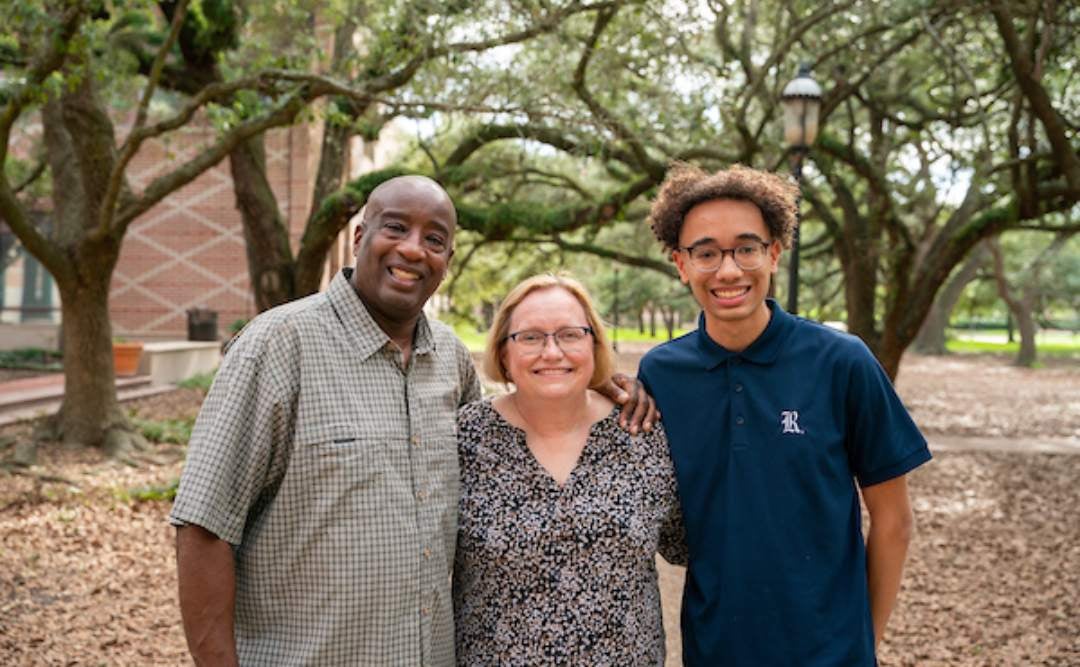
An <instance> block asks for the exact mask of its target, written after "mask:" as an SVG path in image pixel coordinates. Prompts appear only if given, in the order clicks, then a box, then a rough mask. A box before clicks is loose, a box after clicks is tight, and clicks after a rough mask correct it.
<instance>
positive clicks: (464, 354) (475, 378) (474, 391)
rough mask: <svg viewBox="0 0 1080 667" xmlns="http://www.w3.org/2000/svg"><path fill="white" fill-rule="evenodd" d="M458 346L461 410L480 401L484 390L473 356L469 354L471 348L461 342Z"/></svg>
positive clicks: (459, 405) (459, 404) (459, 403)
mask: <svg viewBox="0 0 1080 667" xmlns="http://www.w3.org/2000/svg"><path fill="white" fill-rule="evenodd" d="M457 344H458V366H459V377H460V378H461V400H460V401H459V402H458V407H459V408H460V407H461V406H463V405H466V404H468V403H472V402H473V401H476V400H479V399H480V396H481V394H482V390H481V387H480V376H479V375H478V374H477V372H476V364H474V363H473V360H472V355H470V354H469V348H467V347H465V344H464V343H462V342H461V341H460V340H459V341H458V342H457Z"/></svg>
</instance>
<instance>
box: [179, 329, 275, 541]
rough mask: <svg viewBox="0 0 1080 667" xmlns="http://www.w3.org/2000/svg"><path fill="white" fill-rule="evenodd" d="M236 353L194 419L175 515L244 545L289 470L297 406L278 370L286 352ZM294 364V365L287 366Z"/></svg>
mask: <svg viewBox="0 0 1080 667" xmlns="http://www.w3.org/2000/svg"><path fill="white" fill-rule="evenodd" d="M246 352H247V350H241V349H233V350H230V353H229V354H228V356H227V357H226V359H225V361H224V362H223V363H222V366H221V368H220V369H219V371H218V374H217V377H216V378H215V379H214V383H213V385H212V386H211V388H210V392H209V394H207V397H206V400H205V401H204V403H203V407H202V410H201V411H200V412H199V416H198V418H197V419H196V421H195V427H194V429H193V430H192V434H191V440H190V442H189V444H188V453H187V463H186V464H185V466H184V471H183V474H182V475H181V477H180V487H179V489H178V490H177V494H176V501H175V503H174V504H173V508H172V512H171V513H170V515H169V521H170V523H172V524H174V525H185V524H195V525H198V526H202V527H203V528H205V529H207V530H208V531H210V532H211V533H214V534H215V535H217V536H218V537H219V538H221V539H223V540H225V541H227V542H229V543H231V544H233V545H239V544H240V542H241V540H242V538H243V532H244V526H245V525H246V523H247V519H248V514H249V512H250V510H251V508H252V506H253V505H254V504H255V503H256V502H257V501H258V500H259V498H260V496H261V495H262V494H263V493H264V492H265V491H266V489H268V488H269V487H271V486H272V485H273V484H274V479H275V477H280V475H282V474H283V473H284V463H283V457H285V456H287V452H288V450H289V448H290V446H291V434H292V423H293V410H294V401H292V400H291V399H290V398H289V396H288V391H287V390H286V387H285V383H283V382H282V380H281V378H280V377H275V373H274V372H273V371H272V370H271V367H272V366H273V364H274V363H282V361H283V360H282V359H281V358H280V356H281V355H275V354H273V353H271V354H269V355H267V354H263V355H254V354H247V353H246ZM286 363H287V362H286Z"/></svg>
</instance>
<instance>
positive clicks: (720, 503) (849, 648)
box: [640, 165, 930, 667]
mask: <svg viewBox="0 0 1080 667" xmlns="http://www.w3.org/2000/svg"><path fill="white" fill-rule="evenodd" d="M796 195H797V191H796V188H795V186H794V185H793V184H792V183H791V182H789V181H788V180H786V179H783V178H781V177H778V176H776V175H773V174H770V173H767V172H762V171H757V170H753V169H748V168H744V167H733V168H731V169H727V170H724V171H720V172H717V173H715V174H708V173H705V172H703V171H701V170H700V169H697V168H695V167H690V166H685V165H683V166H677V167H675V168H674V169H673V171H672V172H671V173H670V174H669V176H668V178H667V180H666V181H665V182H664V184H663V186H662V187H661V189H660V192H659V194H658V196H657V198H656V201H655V202H654V203H653V206H652V210H651V212H650V221H651V224H652V229H653V232H654V233H655V234H656V236H657V238H658V239H659V240H660V242H661V243H663V244H664V246H665V248H666V249H667V250H668V251H670V252H671V253H672V258H673V259H674V261H675V265H676V266H677V267H678V270H679V276H680V277H681V279H682V281H683V282H684V283H686V284H687V285H689V286H690V289H691V291H692V292H693V294H694V298H695V299H696V300H697V302H698V303H699V304H700V306H701V309H702V313H701V316H700V318H699V326H698V330H697V331H695V332H692V333H690V334H687V335H685V336H683V337H681V338H678V339H676V340H673V341H671V342H669V343H666V344H664V345H661V346H659V347H657V348H655V349H653V350H652V351H650V352H649V353H648V354H647V355H646V356H645V358H644V359H642V361H641V367H640V377H641V380H642V382H643V383H644V384H645V385H646V387H647V388H648V390H649V392H650V393H652V394H653V396H654V397H655V398H656V401H657V403H658V405H659V407H660V410H661V413H662V414H663V416H664V426H665V428H666V430H667V433H668V439H669V442H670V446H671V453H672V459H673V460H674V462H675V470H676V476H677V479H678V483H679V495H680V498H681V500H682V505H683V513H684V515H685V521H686V533H687V546H688V547H689V553H690V565H689V568H688V571H687V580H686V587H685V593H684V598H683V610H682V630H683V638H682V641H683V660H684V663H685V664H686V665H687V666H688V667H696V666H706V665H708V666H712V665H752V666H754V667H767V666H769V665H778V666H779V665H784V666H788V665H798V666H800V667H808V666H818V665H835V666H841V665H842V666H844V667H855V666H860V667H861V666H873V665H875V664H876V658H875V648H876V645H877V643H878V642H879V641H880V640H881V636H882V634H883V633H884V630H885V624H886V621H887V620H888V617H889V614H890V612H891V611H892V608H893V604H894V603H895V601H896V595H897V592H898V590H899V588H900V578H901V573H902V570H903V565H904V559H905V555H906V552H907V546H908V542H909V540H910V535H911V531H912V523H913V518H912V512H911V507H910V503H909V501H908V492H907V486H906V481H905V475H906V474H907V473H908V472H909V471H911V470H912V469H914V468H915V467H917V466H919V465H921V464H922V463H924V462H926V461H927V460H929V458H930V452H929V450H928V449H927V446H926V441H925V439H924V438H923V437H922V435H921V434H920V433H919V430H918V429H917V428H916V426H915V424H914V422H912V420H911V417H910V416H909V415H908V413H907V411H906V410H905V409H904V406H903V405H902V404H901V402H900V400H899V398H898V397H897V395H896V393H895V391H894V390H893V387H892V384H891V383H890V381H889V378H888V376H886V374H885V372H884V371H883V370H882V368H881V366H880V365H879V364H878V363H877V361H876V360H875V359H874V357H873V355H872V354H871V353H870V351H869V349H868V348H867V347H866V346H865V345H864V344H863V343H862V341H860V340H859V339H858V338H856V337H854V336H850V335H847V334H844V333H840V332H837V331H834V330H832V329H829V328H827V327H824V326H822V325H820V324H818V323H816V322H812V321H809V320H805V319H802V318H799V317H795V316H793V315H790V314H788V313H785V312H784V311H783V310H782V309H781V308H780V307H779V305H777V303H776V302H775V301H774V300H772V299H768V298H767V295H768V291H769V283H770V281H771V279H772V274H774V273H776V270H777V267H778V265H779V261H780V254H781V252H782V250H783V249H784V248H787V247H789V246H790V244H791V238H792V234H793V231H794V228H795V225H796V224H797V222H796V215H795V207H796ZM860 489H861V492H862V497H863V499H864V501H865V503H866V507H867V510H868V513H869V515H870V528H869V532H868V533H867V537H866V540H865V543H864V540H863V535H862V528H861V518H862V514H861V509H860V504H859V492H860Z"/></svg>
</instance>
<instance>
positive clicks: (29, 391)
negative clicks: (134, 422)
mask: <svg viewBox="0 0 1080 667" xmlns="http://www.w3.org/2000/svg"><path fill="white" fill-rule="evenodd" d="M175 388H176V387H175V386H173V385H161V386H153V385H152V384H151V381H150V376H148V375H136V376H133V377H118V378H116V393H117V398H118V399H119V400H121V401H129V400H132V399H136V398H143V397H146V396H153V395H155V394H161V393H164V392H167V391H172V390H174V389H175ZM63 398H64V374H63V373H47V374H45V375H35V376H33V377H28V378H19V379H17V380H8V381H6V382H0V426H4V425H7V424H14V423H16V422H21V421H26V420H29V419H37V418H38V417H44V416H46V415H50V414H52V413H54V412H56V410H57V409H59V407H60V403H61V401H62V400H63Z"/></svg>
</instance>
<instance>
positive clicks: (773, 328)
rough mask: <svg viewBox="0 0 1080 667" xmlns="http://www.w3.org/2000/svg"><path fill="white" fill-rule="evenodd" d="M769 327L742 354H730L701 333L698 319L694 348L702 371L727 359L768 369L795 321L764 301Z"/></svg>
mask: <svg viewBox="0 0 1080 667" xmlns="http://www.w3.org/2000/svg"><path fill="white" fill-rule="evenodd" d="M765 303H766V305H767V306H768V307H769V313H770V316H769V324H768V325H766V327H765V331H762V332H761V335H760V336H758V337H757V338H756V339H755V340H754V342H753V343H750V345H749V346H748V347H747V348H746V349H745V350H743V351H742V352H732V351H731V350H728V349H727V348H725V347H724V346H722V345H720V344H719V343H717V342H716V341H714V340H713V339H712V338H711V337H709V334H708V332H707V331H705V313H704V312H702V313H701V314H700V315H699V316H698V330H697V346H698V351H699V352H700V353H701V357H702V361H703V362H704V365H705V368H706V370H712V369H714V368H716V367H717V366H719V365H720V364H723V363H724V362H726V361H728V360H730V359H735V358H738V359H745V360H746V361H749V362H751V363H754V364H760V365H763V366H765V365H768V364H771V363H773V362H774V361H776V358H777V357H778V356H779V355H780V350H781V349H782V348H783V345H784V342H785V341H786V340H787V337H788V336H789V335H790V334H791V332H792V330H793V328H794V325H795V318H794V317H792V316H791V315H789V314H788V313H786V312H784V309H783V308H781V307H780V304H778V303H776V301H775V300H774V299H766V300H765Z"/></svg>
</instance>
